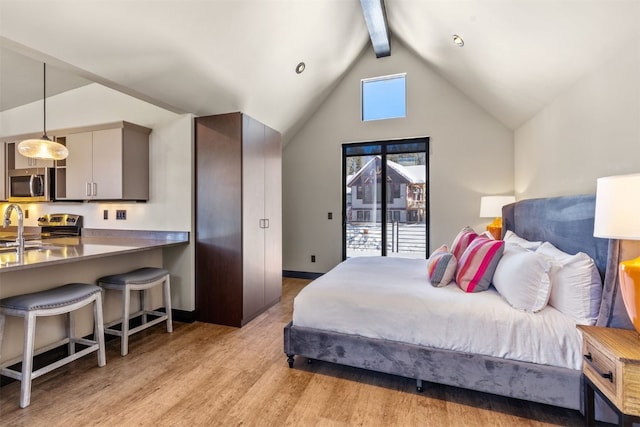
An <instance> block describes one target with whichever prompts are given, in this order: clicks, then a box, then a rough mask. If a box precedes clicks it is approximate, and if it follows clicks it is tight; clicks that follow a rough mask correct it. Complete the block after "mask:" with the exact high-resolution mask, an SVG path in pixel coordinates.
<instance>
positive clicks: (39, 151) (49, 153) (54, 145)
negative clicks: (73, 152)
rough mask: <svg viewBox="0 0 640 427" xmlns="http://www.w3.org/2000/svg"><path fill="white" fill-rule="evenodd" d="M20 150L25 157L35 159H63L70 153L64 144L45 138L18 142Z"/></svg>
mask: <svg viewBox="0 0 640 427" xmlns="http://www.w3.org/2000/svg"><path fill="white" fill-rule="evenodd" d="M18 152H19V153H20V154H22V155H23V156H25V157H31V158H34V159H49V160H63V159H66V158H67V156H68V155H69V150H68V149H67V147H65V146H64V145H62V144H60V143H58V142H54V141H51V140H49V139H45V137H44V136H43V137H42V138H41V139H27V140H25V141H21V142H20V143H19V144H18Z"/></svg>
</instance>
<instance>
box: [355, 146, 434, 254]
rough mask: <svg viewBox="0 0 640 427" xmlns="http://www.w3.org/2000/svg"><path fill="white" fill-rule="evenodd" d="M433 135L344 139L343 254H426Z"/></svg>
mask: <svg viewBox="0 0 640 427" xmlns="http://www.w3.org/2000/svg"><path fill="white" fill-rule="evenodd" d="M428 143H429V138H427V137H424V138H412V139H404V140H393V141H375V142H365V143H354V144H344V145H343V146H342V162H343V168H342V170H343V177H342V179H343V191H344V193H343V213H342V216H343V219H344V220H343V258H345V259H346V258H350V257H356V256H402V257H411V258H426V256H427V246H428V245H427V242H428V235H429V233H428V227H427V225H428V223H429V221H428V206H429V204H428V192H427V189H428V176H429V174H428V164H427V160H428V156H427V150H428Z"/></svg>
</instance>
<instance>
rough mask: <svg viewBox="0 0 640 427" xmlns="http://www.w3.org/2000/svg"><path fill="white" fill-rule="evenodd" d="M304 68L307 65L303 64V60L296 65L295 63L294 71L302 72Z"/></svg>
mask: <svg viewBox="0 0 640 427" xmlns="http://www.w3.org/2000/svg"><path fill="white" fill-rule="evenodd" d="M305 68H307V66H306V65H304V62H300V63H299V64H298V65H296V73H298V74H302V72H303V71H304V69H305Z"/></svg>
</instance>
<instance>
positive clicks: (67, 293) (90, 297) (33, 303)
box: [0, 283, 107, 408]
mask: <svg viewBox="0 0 640 427" xmlns="http://www.w3.org/2000/svg"><path fill="white" fill-rule="evenodd" d="M91 303H93V316H94V339H93V340H89V339H84V338H78V337H75V336H74V335H75V332H74V322H73V312H74V311H75V310H78V309H79V308H82V307H84V306H85V305H87V304H91ZM64 313H66V314H67V316H68V317H67V337H66V338H64V339H62V340H60V341H58V342H56V343H53V344H51V345H48V346H46V347H43V348H40V349H38V350H37V351H34V341H35V330H36V318H37V317H38V316H55V315H59V314H64ZM5 316H19V317H23V318H24V348H23V351H22V358H20V357H19V358H17V359H13V360H9V361H7V362H3V364H2V365H1V366H0V374H2V375H5V376H7V377H10V378H13V379H15V380H18V381H20V382H21V384H20V407H21V408H26V407H27V406H29V404H30V403H31V381H32V380H34V379H36V378H38V377H39V376H41V375H44V374H46V373H48V372H50V371H52V370H54V369H56V368H59V367H60V366H62V365H65V364H67V363H69V362H72V361H74V360H76V359H78V358H80V357H82V356H84V355H86V354H89V353H91V352H94V351H97V352H98V366H100V367H102V366H104V365H105V364H106V363H107V362H106V357H105V350H104V330H103V321H102V289H101V288H100V287H98V286H96V285H92V284H87V283H70V284H67V285H64V286H60V287H57V288H54V289H49V290H45V291H42V292H34V293H30V294H24V295H16V296H12V297H7V298H3V299H1V300H0V350H1V349H2V347H1V346H2V335H3V333H4V323H5ZM63 344H68V352H69V355H68V356H66V357H64V358H62V359H60V360H57V361H55V362H53V363H50V364H49V365H46V366H44V367H42V368H40V369H38V370H36V371H33V356H34V355H38V354H41V353H44V352H45V351H49V350H51V349H54V348H56V347H59V346H61V345H63ZM75 344H82V345H85V346H87V347H86V348H84V349H82V350H80V351H78V352H76V350H75ZM20 360H22V370H21V371H16V370H13V369H10V368H8V367H7V366H11V365H14V364H16V363H18V362H20Z"/></svg>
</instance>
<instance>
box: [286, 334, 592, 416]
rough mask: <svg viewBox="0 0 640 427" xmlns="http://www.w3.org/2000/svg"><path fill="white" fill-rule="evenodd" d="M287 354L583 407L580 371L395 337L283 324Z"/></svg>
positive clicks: (538, 400) (577, 408)
mask: <svg viewBox="0 0 640 427" xmlns="http://www.w3.org/2000/svg"><path fill="white" fill-rule="evenodd" d="M284 353H285V354H286V355H287V357H289V362H290V366H291V365H292V363H293V360H294V359H293V357H294V356H303V357H307V358H310V359H316V360H322V361H325V362H332V363H338V364H340V365H347V366H353V367H356V368H363V369H369V370H372V371H378V372H384V373H387V374H393V375H399V376H403V377H407V378H414V379H416V380H423V381H429V382H434V383H439V384H446V385H451V386H455V387H462V388H467V389H471V390H476V391H482V392H486V393H492V394H497V395H501V396H507V397H513V398H516V399H524V400H528V401H532V402H539V403H545V404H549V405H553V406H558V407H562V408H569V409H575V410H579V411H581V412H582V407H581V405H582V371H580V370H575V369H568V368H559V367H556V366H549V365H538V364H535V363H527V362H518V361H514V360H508V359H502V358H498V357H491V356H481V355H477V354H470V353H461V352H456V351H451V350H440V349H435V348H429V347H423V346H419V345H415V344H407V343H402V342H396V341H388V340H381V339H375V338H367V337H362V336H356V335H348V334H342V333H337V332H328V331H321V330H318V329H312V328H302V327H296V326H294V325H293V322H290V323H289V324H288V325H287V326H285V328H284Z"/></svg>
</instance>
